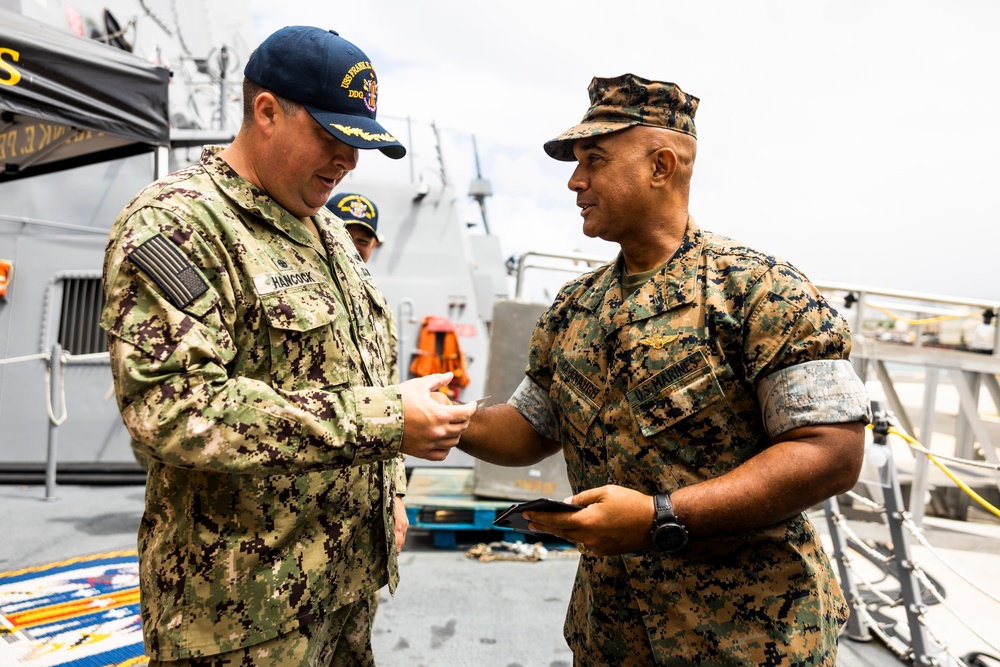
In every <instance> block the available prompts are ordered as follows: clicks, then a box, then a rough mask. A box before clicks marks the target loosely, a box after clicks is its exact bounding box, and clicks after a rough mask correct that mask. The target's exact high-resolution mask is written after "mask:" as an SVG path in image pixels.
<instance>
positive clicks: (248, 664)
mask: <svg viewBox="0 0 1000 667" xmlns="http://www.w3.org/2000/svg"><path fill="white" fill-rule="evenodd" d="M377 606H378V592H375V593H373V594H372V595H371V596H369V597H367V598H365V599H364V600H360V601H359V602H355V603H354V604H350V605H346V606H344V607H341V608H340V609H338V610H336V611H335V612H333V613H332V614H330V615H329V616H327V617H326V618H325V619H324V620H323V621H322V622H319V621H317V622H316V623H315V624H314V625H313V626H311V627H304V628H298V629H296V630H294V631H292V632H289V633H286V634H284V635H280V636H278V637H275V638H274V639H269V640H267V641H264V642H261V643H259V644H254V645H253V646H246V647H244V648H241V649H237V650H235V651H230V652H228V653H220V654H218V655H209V656H204V657H201V658H188V659H186V660H177V661H162V660H150V661H149V665H150V667H374V666H375V657H374V656H373V655H372V643H371V638H372V620H373V617H374V615H375V608H376V607H377Z"/></svg>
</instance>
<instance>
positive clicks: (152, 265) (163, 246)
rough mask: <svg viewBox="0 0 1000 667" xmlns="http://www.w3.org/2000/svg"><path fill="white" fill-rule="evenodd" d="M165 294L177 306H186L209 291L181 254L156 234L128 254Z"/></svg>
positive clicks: (206, 284) (164, 238) (176, 248)
mask: <svg viewBox="0 0 1000 667" xmlns="http://www.w3.org/2000/svg"><path fill="white" fill-rule="evenodd" d="M128 258H129V259H130V260H131V261H132V262H134V263H135V265H136V266H138V267H139V268H140V269H142V270H143V271H145V272H146V273H147V274H148V275H149V277H150V278H152V279H153V282H155V283H156V284H157V285H159V286H160V288H161V289H162V290H163V291H164V292H166V293H167V296H169V297H170V300H171V301H172V302H173V304H174V305H175V306H177V307H178V308H186V307H187V306H189V305H190V304H191V302H192V301H194V300H195V299H197V298H198V297H199V296H201V295H202V294H204V293H205V292H206V290H208V283H206V282H205V279H204V278H202V277H201V274H200V273H198V269H196V268H195V266H194V264H192V263H191V260H189V259H188V258H187V257H186V256H185V255H184V253H182V252H181V251H180V249H179V248H178V247H177V246H175V245H174V244H173V243H171V242H170V240H169V239H168V238H167V237H165V236H164V235H163V234H157V235H156V236H154V237H153V238H151V239H149V240H148V241H146V242H144V243H143V244H142V245H140V246H139V247H138V248H136V249H135V250H133V251H132V252H130V253H129V254H128Z"/></svg>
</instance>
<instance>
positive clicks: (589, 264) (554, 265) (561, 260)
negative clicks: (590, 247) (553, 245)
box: [514, 251, 610, 300]
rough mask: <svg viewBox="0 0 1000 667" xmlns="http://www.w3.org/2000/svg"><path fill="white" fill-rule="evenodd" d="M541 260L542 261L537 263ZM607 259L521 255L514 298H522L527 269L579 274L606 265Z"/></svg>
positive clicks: (571, 254)
mask: <svg viewBox="0 0 1000 667" xmlns="http://www.w3.org/2000/svg"><path fill="white" fill-rule="evenodd" d="M539 260H542V261H539ZM608 261H610V260H609V259H608V258H607V257H597V256H593V255H583V254H577V253H549V252H535V251H529V252H525V253H522V254H521V255H520V256H519V257H518V259H517V274H516V275H517V277H516V279H515V283H514V298H515V299H518V300H520V299H523V298H524V275H525V273H526V272H527V271H528V269H541V270H545V271H561V272H566V273H574V274H577V275H579V274H581V273H583V272H584V271H589V270H590V269H592V268H594V267H597V266H600V265H602V264H607V263H608Z"/></svg>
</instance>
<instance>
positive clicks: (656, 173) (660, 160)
mask: <svg viewBox="0 0 1000 667" xmlns="http://www.w3.org/2000/svg"><path fill="white" fill-rule="evenodd" d="M675 171H677V153H675V152H674V150H673V149H672V148H661V149H659V150H658V151H656V152H655V153H653V179H652V180H653V183H654V184H663V185H666V184H667V183H670V181H671V179H672V178H673V177H674V172H675Z"/></svg>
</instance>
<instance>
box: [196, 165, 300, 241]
mask: <svg viewBox="0 0 1000 667" xmlns="http://www.w3.org/2000/svg"><path fill="white" fill-rule="evenodd" d="M222 150H223V147H222V146H206V147H205V148H204V149H203V150H202V152H201V165H202V167H203V168H204V169H205V171H206V172H207V173H208V175H209V177H211V179H212V180H213V181H215V184H216V185H217V186H218V188H219V189H220V190H222V191H223V192H224V193H225V194H226V196H228V197H229V198H230V199H231V200H232V201H233V203H234V204H235V205H236V206H237V207H239V208H241V209H243V210H245V211H247V212H248V213H251V214H253V215H254V216H255V217H257V218H260V219H263V220H265V221H266V222H269V223H270V224H272V225H274V227H276V228H277V229H280V230H281V231H283V232H284V233H285V234H287V235H288V236H289V237H291V238H292V239H293V240H294V241H295V242H297V243H300V244H302V245H310V244H311V243H314V242H315V239H314V237H313V235H312V234H310V233H309V230H307V229H306V228H305V227H304V226H303V225H302V223H301V221H299V219H298V218H296V217H295V216H294V215H292V214H291V213H289V212H288V211H286V210H285V209H284V207H282V206H281V204H279V203H278V202H276V201H275V200H274V199H272V198H271V196H270V195H269V194H267V193H266V192H264V191H263V190H261V189H260V188H258V187H257V186H256V185H254V184H253V183H251V182H250V181H248V180H247V179H245V178H243V177H242V176H240V175H239V174H237V173H236V170H235V169H233V168H232V167H231V166H230V165H229V163H228V162H226V161H225V160H223V159H222V157H221V156H220V153H221V152H222ZM313 221H314V222H315V223H316V225H317V228H319V226H320V222H319V221H320V216H313Z"/></svg>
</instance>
